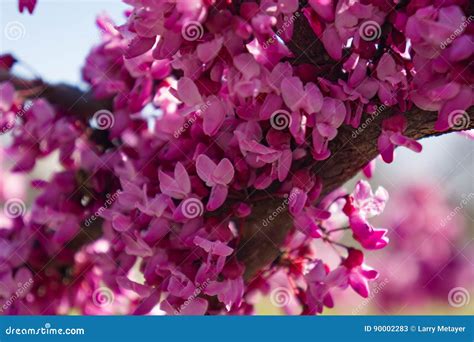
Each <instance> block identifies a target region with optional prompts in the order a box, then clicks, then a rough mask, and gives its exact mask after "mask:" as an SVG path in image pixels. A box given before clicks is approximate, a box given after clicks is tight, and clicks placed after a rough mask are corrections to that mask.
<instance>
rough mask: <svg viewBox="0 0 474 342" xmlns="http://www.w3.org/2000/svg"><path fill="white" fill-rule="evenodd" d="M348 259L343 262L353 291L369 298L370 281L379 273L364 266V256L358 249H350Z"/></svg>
mask: <svg viewBox="0 0 474 342" xmlns="http://www.w3.org/2000/svg"><path fill="white" fill-rule="evenodd" d="M348 252H349V254H348V256H347V258H346V259H345V260H344V261H343V262H342V267H343V268H345V270H346V274H347V277H348V283H349V285H350V286H351V287H352V289H353V290H354V291H355V292H357V293H358V294H359V295H360V296H362V297H363V298H367V297H368V296H369V283H368V280H374V279H377V277H378V272H377V271H375V270H374V269H372V268H370V267H368V266H367V265H365V264H364V254H363V253H362V252H361V251H359V250H357V249H353V248H351V249H349V251H348Z"/></svg>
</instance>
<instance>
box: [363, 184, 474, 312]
mask: <svg viewBox="0 0 474 342" xmlns="http://www.w3.org/2000/svg"><path fill="white" fill-rule="evenodd" d="M434 189H436V185H434V184H431V183H426V182H425V183H420V184H417V185H411V186H408V187H405V188H403V189H401V191H399V192H396V193H394V195H393V196H392V198H391V199H390V203H389V205H388V206H387V210H386V212H385V213H384V214H383V215H382V216H380V219H379V221H380V222H381V223H383V224H384V226H386V227H389V228H390V231H391V233H390V237H391V241H390V246H389V247H388V248H387V249H385V250H384V251H383V252H382V253H381V254H379V255H377V256H374V257H373V258H371V259H373V260H372V263H373V264H374V265H380V266H382V265H383V267H381V277H380V278H381V279H385V281H386V283H387V285H386V286H385V287H384V288H383V290H382V291H379V294H378V295H377V298H376V300H377V302H378V303H380V304H381V306H383V307H384V308H388V309H390V308H394V309H395V310H398V309H399V308H401V307H403V306H405V305H407V304H409V306H410V307H414V306H424V305H426V304H427V302H432V301H433V299H436V300H437V301H439V302H440V303H445V304H447V300H448V299H449V298H450V291H451V290H452V289H453V288H456V287H463V288H466V289H467V291H469V290H471V289H472V287H473V284H474V270H473V268H472V264H471V263H470V260H472V256H473V255H474V254H473V253H474V248H473V245H472V242H469V241H468V239H466V234H468V232H467V231H466V229H465V228H466V227H465V226H466V225H465V222H464V221H465V219H464V217H463V212H462V208H467V207H469V206H470V203H471V201H472V200H473V199H474V196H473V194H472V193H469V194H463V195H462V196H460V201H459V202H458V201H450V202H448V201H447V199H446V198H445V194H443V193H442V192H440V191H436V190H434ZM401 271H403V276H400V272H401Z"/></svg>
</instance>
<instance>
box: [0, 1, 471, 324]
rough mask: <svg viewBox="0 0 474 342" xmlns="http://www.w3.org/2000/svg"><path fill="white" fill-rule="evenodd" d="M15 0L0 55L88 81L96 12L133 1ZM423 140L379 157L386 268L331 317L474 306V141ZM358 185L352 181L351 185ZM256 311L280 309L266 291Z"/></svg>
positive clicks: (4, 17) (30, 72)
mask: <svg viewBox="0 0 474 342" xmlns="http://www.w3.org/2000/svg"><path fill="white" fill-rule="evenodd" d="M17 6H18V5H17V0H0V28H1V32H0V34H1V35H0V54H3V53H7V52H8V53H12V54H13V55H14V56H15V57H16V58H17V59H18V60H19V61H20V63H19V65H18V67H16V68H15V70H14V71H15V73H17V74H18V75H21V76H24V77H28V78H34V77H37V76H41V77H42V78H43V79H44V80H46V81H48V82H52V83H55V82H67V83H71V84H76V85H79V86H81V87H84V84H83V83H82V81H81V76H80V70H81V67H82V63H83V62H84V59H85V56H86V54H87V53H88V51H89V49H90V48H91V46H92V45H93V44H94V43H96V42H98V37H99V33H98V30H97V28H96V26H95V18H96V15H97V14H99V13H104V12H105V13H107V14H108V15H109V16H110V17H112V18H113V19H114V20H115V21H116V23H122V22H123V12H124V10H125V9H126V8H127V6H126V5H125V4H123V3H122V2H121V1H118V0H110V1H97V0H92V1H85V0H79V1H78V0H76V1H64V0H61V1H59V0H58V1H49V0H40V1H39V5H38V6H37V8H36V10H35V15H33V16H31V15H29V14H26V13H23V14H20V13H18V8H17ZM12 32H13V33H14V35H12ZM12 37H13V38H14V39H12ZM7 38H8V39H7ZM7 145H8V136H7V135H0V148H1V147H5V146H7ZM422 145H423V152H422V153H421V154H415V153H413V152H411V151H408V150H405V149H398V150H397V151H396V155H395V161H394V162H393V163H392V164H390V165H387V164H385V163H383V162H382V161H381V160H377V162H376V169H375V173H374V177H373V178H372V179H371V180H370V183H371V185H372V187H373V188H376V187H377V186H383V187H384V188H386V189H387V190H388V191H389V193H390V197H391V198H390V200H389V204H388V207H387V208H386V210H385V212H384V214H382V215H381V217H379V218H377V219H376V220H375V222H376V223H377V226H379V227H384V228H388V229H389V237H390V240H391V241H390V245H389V247H388V248H386V249H384V250H381V251H372V252H368V253H367V260H366V263H368V264H369V265H371V266H372V267H374V268H375V269H377V270H379V271H380V277H379V279H378V280H377V281H375V282H374V284H372V292H371V295H370V297H369V298H367V299H362V298H360V297H359V296H357V295H355V294H353V293H352V292H351V290H347V291H343V292H341V293H337V294H336V295H335V296H334V298H335V302H336V308H335V309H332V310H325V311H324V313H325V314H348V315H351V314H382V315H385V314H395V315H405V314H455V315H457V314H473V313H474V298H472V297H474V172H473V171H474V150H473V148H472V146H473V145H472V141H469V140H468V139H467V138H466V137H465V136H462V135H460V134H450V135H445V136H441V137H437V138H429V139H425V140H422ZM56 160H57V156H56V155H53V156H51V157H50V158H48V159H46V160H44V161H43V162H41V163H39V164H38V166H37V167H36V169H35V172H34V173H33V174H32V175H31V177H30V178H29V179H26V178H25V179H23V180H22V184H23V185H24V187H23V189H9V190H8V189H7V190H8V191H13V192H14V193H15V191H16V192H18V193H21V192H25V194H24V195H25V196H26V198H29V199H31V198H32V197H33V195H34V194H32V193H30V192H29V191H28V186H29V181H30V179H31V178H43V179H47V178H48V177H49V175H50V174H51V173H52V172H53V171H55V170H57V169H58V165H57V163H56ZM0 163H1V165H0V167H1V168H2V169H3V170H5V169H6V168H7V167H8V165H9V163H8V157H5V156H4V157H3V159H2V156H1V155H0ZM0 175H2V172H1V171H0ZM3 176H4V177H7V176H6V175H5V174H3ZM8 177H12V176H8ZM361 177H362V176H361V175H360V176H358V178H361ZM6 184H8V183H6ZM354 184H355V180H353V181H351V182H349V183H348V184H346V187H347V189H348V190H352V189H353V186H354ZM0 190H2V189H0ZM3 191H5V189H3ZM316 243H318V242H316ZM320 250H321V256H320V257H321V258H322V259H325V260H326V259H331V258H332V257H334V253H332V252H331V251H330V250H329V249H327V247H326V246H323V245H321V246H320ZM334 262H336V259H335V258H334ZM258 313H259V314H281V313H282V312H281V311H280V309H279V308H277V307H274V306H273V305H272V304H271V301H270V300H269V299H268V298H262V299H261V300H260V302H259V304H258Z"/></svg>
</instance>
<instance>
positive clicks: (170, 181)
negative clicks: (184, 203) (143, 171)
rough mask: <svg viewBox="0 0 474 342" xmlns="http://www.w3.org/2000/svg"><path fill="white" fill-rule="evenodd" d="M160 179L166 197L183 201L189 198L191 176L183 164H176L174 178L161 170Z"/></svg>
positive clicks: (159, 172)
mask: <svg viewBox="0 0 474 342" xmlns="http://www.w3.org/2000/svg"><path fill="white" fill-rule="evenodd" d="M158 178H159V180H160V189H161V191H162V192H163V193H164V194H165V195H168V196H170V197H173V198H176V199H182V198H185V197H187V196H188V195H189V193H190V192H191V180H190V179H189V174H188V172H187V171H186V169H185V168H184V166H183V164H181V163H179V162H178V163H177V164H176V167H175V169H174V175H173V177H171V176H169V175H168V174H166V173H164V172H163V171H162V170H159V171H158Z"/></svg>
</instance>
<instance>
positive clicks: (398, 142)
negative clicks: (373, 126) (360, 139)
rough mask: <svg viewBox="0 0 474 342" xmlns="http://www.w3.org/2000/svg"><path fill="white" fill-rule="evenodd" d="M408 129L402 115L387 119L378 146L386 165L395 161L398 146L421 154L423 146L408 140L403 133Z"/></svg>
mask: <svg viewBox="0 0 474 342" xmlns="http://www.w3.org/2000/svg"><path fill="white" fill-rule="evenodd" d="M406 128H407V120H406V119H405V117H404V116H403V115H401V114H399V115H396V116H393V117H391V118H389V119H385V120H384V121H383V123H382V133H381V134H380V136H379V139H378V141H377V145H378V148H379V151H380V154H381V155H382V159H383V160H384V161H385V162H386V163H391V162H392V161H393V153H394V150H395V147H396V146H404V147H407V148H409V149H410V150H412V151H414V152H421V149H422V147H421V144H420V143H419V142H417V141H416V140H414V139H410V138H407V137H406V136H404V135H403V132H404V131H405V129H406Z"/></svg>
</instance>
